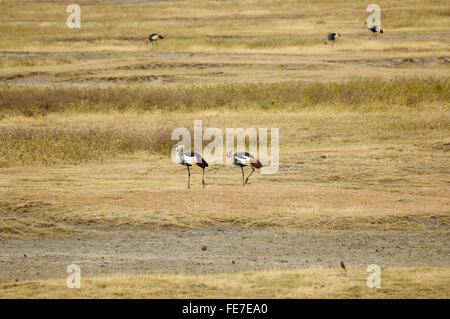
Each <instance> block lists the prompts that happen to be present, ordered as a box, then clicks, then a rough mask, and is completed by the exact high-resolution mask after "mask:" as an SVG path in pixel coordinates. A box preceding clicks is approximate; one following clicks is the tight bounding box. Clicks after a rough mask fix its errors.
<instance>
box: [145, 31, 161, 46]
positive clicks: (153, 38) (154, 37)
mask: <svg viewBox="0 0 450 319" xmlns="http://www.w3.org/2000/svg"><path fill="white" fill-rule="evenodd" d="M159 39H161V40H162V39H164V37H163V36H162V35H161V34H159V33H152V34H150V35H149V36H148V39H146V40H145V43H152V44H153V43H158V42H157V41H158V40H159Z"/></svg>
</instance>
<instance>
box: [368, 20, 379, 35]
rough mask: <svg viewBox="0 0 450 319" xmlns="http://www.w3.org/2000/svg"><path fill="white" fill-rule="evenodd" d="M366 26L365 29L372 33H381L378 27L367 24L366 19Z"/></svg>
mask: <svg viewBox="0 0 450 319" xmlns="http://www.w3.org/2000/svg"><path fill="white" fill-rule="evenodd" d="M366 28H367V30H369V31H371V32H372V33H376V32H380V33H383V30H382V29H381V28H380V27H378V26H376V25H374V24H370V25H369V24H367V21H366Z"/></svg>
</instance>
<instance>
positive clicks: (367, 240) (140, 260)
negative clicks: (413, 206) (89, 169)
mask: <svg viewBox="0 0 450 319" xmlns="http://www.w3.org/2000/svg"><path fill="white" fill-rule="evenodd" d="M98 230H99V231H101V232H103V231H107V232H109V234H108V235H103V234H99V235H86V234H79V235H71V236H65V237H58V236H56V237H55V236H42V237H40V238H39V240H35V239H26V240H23V239H20V240H17V239H2V240H1V241H0V265H1V271H0V281H1V282H11V281H14V280H16V281H17V280H19V281H22V280H35V279H50V278H61V277H67V273H66V268H67V266H68V265H69V264H72V263H75V264H78V265H79V266H80V267H81V271H82V274H84V275H86V276H101V275H107V274H113V273H121V272H127V273H139V274H148V273H161V271H163V272H167V273H169V272H170V273H187V274H201V273H224V272H225V273H229V272H235V271H243V270H271V269H298V268H307V267H314V266H323V267H331V268H337V267H339V263H340V261H341V260H343V261H344V262H345V263H346V264H347V268H348V269H349V271H351V267H352V265H369V264H379V265H381V266H408V267H412V266H439V267H448V266H450V236H449V234H450V233H449V227H448V226H446V225H435V226H432V225H430V226H429V227H427V229H424V230H407V231H382V230H336V229H333V230H318V229H280V228H266V227H252V228H241V227H239V226H224V227H205V228H198V229H192V230H183V229H148V228H147V229H146V228H123V227H122V228H121V227H117V228H104V229H98ZM203 246H205V247H206V249H205V247H203Z"/></svg>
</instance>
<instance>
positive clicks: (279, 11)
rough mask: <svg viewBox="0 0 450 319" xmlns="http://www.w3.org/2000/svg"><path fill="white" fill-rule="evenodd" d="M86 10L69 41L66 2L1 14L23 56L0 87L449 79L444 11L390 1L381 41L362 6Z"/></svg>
mask: <svg viewBox="0 0 450 319" xmlns="http://www.w3.org/2000/svg"><path fill="white" fill-rule="evenodd" d="M79 4H80V6H81V8H82V27H81V29H68V28H67V27H66V24H65V21H66V18H67V16H68V14H67V13H66V11H65V8H66V6H67V3H65V2H63V1H61V2H58V1H55V2H53V3H47V4H39V3H34V2H19V1H17V2H14V3H11V2H8V1H3V2H1V3H0V6H1V7H0V9H1V10H2V12H7V13H8V14H7V15H4V17H2V18H1V20H0V31H1V33H2V34H3V35H4V36H3V37H2V39H0V47H1V48H2V50H3V52H5V53H21V54H22V55H17V56H14V54H13V56H12V57H8V54H7V55H6V56H3V57H0V78H1V79H2V80H4V81H7V82H8V83H11V84H24V85H43V84H44V85H45V84H47V85H48V84H55V83H56V84H58V83H59V84H66V83H72V84H80V85H91V84H102V85H103V84H117V83H121V84H125V85H126V84H133V85H135V84H136V83H140V84H143V85H160V84H162V83H163V84H164V85H169V86H170V85H180V84H186V83H196V84H201V85H204V84H211V83H213V84H217V83H223V82H230V81H232V82H280V81H287V80H299V79H302V80H304V81H329V80H335V81H345V80H349V79H353V78H354V77H355V76H362V75H364V76H366V77H374V76H376V77H379V78H382V79H392V78H395V77H398V76H404V77H413V76H425V77H427V76H439V77H446V76H448V62H446V61H445V60H443V59H445V57H447V56H448V52H449V48H450V39H449V37H448V31H447V30H448V27H449V22H448V6H447V3H446V2H445V1H443V0H438V1H433V2H431V3H430V2H427V3H424V2H421V1H403V2H402V3H401V4H399V3H398V2H396V1H391V0H389V1H384V2H383V3H382V4H380V6H381V10H382V27H383V29H384V30H385V33H384V34H383V35H380V34H377V35H372V34H370V32H369V31H367V30H366V29H365V27H364V21H365V19H366V18H367V17H368V15H369V13H367V12H366V4H363V3H361V2H359V1H343V2H340V3H339V5H338V6H332V7H330V6H329V3H328V2H327V1H302V2H297V1H285V2H283V3H280V2H279V1H263V0H261V1H249V2H243V3H240V2H237V1H231V2H223V1H194V2H192V1H176V2H150V3H138V4H136V3H133V4H127V3H126V1H124V2H123V3H120V2H118V3H116V4H109V5H108V6H105V5H102V4H101V2H98V3H96V2H92V1H89V3H83V2H82V1H81V2H80V3H79ZM152 32H160V33H162V34H163V35H165V37H166V38H165V39H164V40H163V41H161V42H160V43H159V45H158V46H157V47H156V46H154V47H149V46H145V45H144V43H143V42H144V39H145V38H146V37H147V36H148V34H150V33H152ZM330 32H339V33H341V34H342V35H343V37H342V38H341V39H340V41H338V43H337V44H336V45H335V46H334V48H333V49H332V48H331V47H325V46H324V45H323V40H324V38H325V37H326V35H327V34H328V33H330ZM411 58H414V59H419V60H418V61H416V62H414V61H415V60H411ZM436 58H437V60H436ZM396 59H397V60H396ZM398 59H399V60H398ZM422 59H424V60H422ZM430 59H431V60H430Z"/></svg>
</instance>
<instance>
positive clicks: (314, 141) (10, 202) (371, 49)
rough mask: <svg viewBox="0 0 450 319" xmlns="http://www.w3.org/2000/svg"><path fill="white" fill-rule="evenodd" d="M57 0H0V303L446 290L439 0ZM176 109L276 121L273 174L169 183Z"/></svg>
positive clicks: (444, 58) (448, 131)
mask: <svg viewBox="0 0 450 319" xmlns="http://www.w3.org/2000/svg"><path fill="white" fill-rule="evenodd" d="M77 3H78V4H79V5H80V6H81V10H82V13H81V15H82V22H81V28H80V29H68V28H67V27H66V24H65V21H66V18H67V16H68V13H66V6H67V3H66V2H64V1H4V0H3V1H0V10H1V11H2V12H7V13H8V14H4V15H2V17H1V18H0V31H1V34H2V37H1V38H0V83H1V84H0V298H80V297H82V298H204V297H211V298H449V297H450V292H449V288H448V287H450V285H449V284H450V282H449V278H450V276H449V271H450V257H449V256H450V248H449V247H450V228H449V222H450V199H449V198H450V197H449V196H448V195H449V194H450V165H449V163H450V156H449V151H450V79H449V76H448V75H449V70H450V68H449V62H450V55H449V49H450V33H449V32H448V30H449V27H450V19H449V16H450V8H449V6H448V3H447V2H446V1H441V0H437V1H428V2H426V3H424V2H423V1H403V2H401V3H400V2H397V1H390V0H387V1H382V2H379V3H378V4H379V5H380V7H381V9H382V15H381V18H382V27H383V29H384V30H385V32H384V33H383V34H371V33H370V32H369V31H368V30H366V29H365V27H364V21H365V19H366V18H367V16H368V15H369V13H367V12H366V7H367V5H368V4H370V3H364V2H361V1H350V0H347V1H342V2H340V5H339V6H333V7H330V6H329V5H328V4H327V3H328V2H327V1H263V0H251V1H155V2H147V1H126V0H123V1H109V2H108V5H106V4H104V3H101V1H81V0H80V1H78V2H77ZM152 32H159V33H161V34H163V35H164V36H165V39H164V40H161V41H159V44H158V45H157V46H156V45H154V46H150V45H145V44H144V40H145V38H146V37H147V36H148V34H150V33H152ZM329 32H339V33H341V34H342V38H341V39H339V40H337V42H336V44H335V45H334V47H333V48H331V47H330V46H324V44H323V40H324V39H325V37H326V35H327V33H329ZM194 120H202V121H203V129H206V128H208V127H215V128H220V129H222V130H223V131H224V132H225V129H226V128H238V127H243V128H251V127H254V128H269V129H270V128H279V132H280V141H279V150H280V167H279V171H278V172H277V173H276V174H259V173H258V172H256V173H255V174H253V175H252V178H251V179H250V182H249V184H248V185H247V186H246V187H245V188H243V187H242V186H241V173H240V169H239V168H238V167H236V166H233V165H230V164H226V163H211V165H210V167H208V168H207V169H206V176H205V179H206V188H204V189H203V188H202V187H201V170H200V169H199V168H193V170H192V176H191V185H192V188H191V189H187V187H186V182H187V173H186V169H185V168H184V167H182V166H181V165H176V164H174V163H173V162H172V161H171V159H170V150H171V148H172V146H173V145H174V144H175V143H176V141H172V140H171V133H172V131H173V129H174V128H177V127H186V128H188V129H189V130H190V131H193V122H194ZM207 142H208V141H206V143H207ZM207 160H209V159H208V158H207ZM247 172H248V171H247ZM341 261H344V262H345V264H346V265H347V273H346V274H345V273H343V272H342V270H341V269H340V267H339V264H340V262H341ZM73 263H75V264H78V265H79V266H80V267H81V272H82V288H81V289H69V288H67V286H66V278H67V276H68V273H67V272H66V267H67V265H69V264H73ZM370 264H379V265H380V266H381V277H382V287H381V288H380V289H369V288H367V286H366V278H367V276H368V275H369V273H368V272H366V268H367V266H368V265H370Z"/></svg>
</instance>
